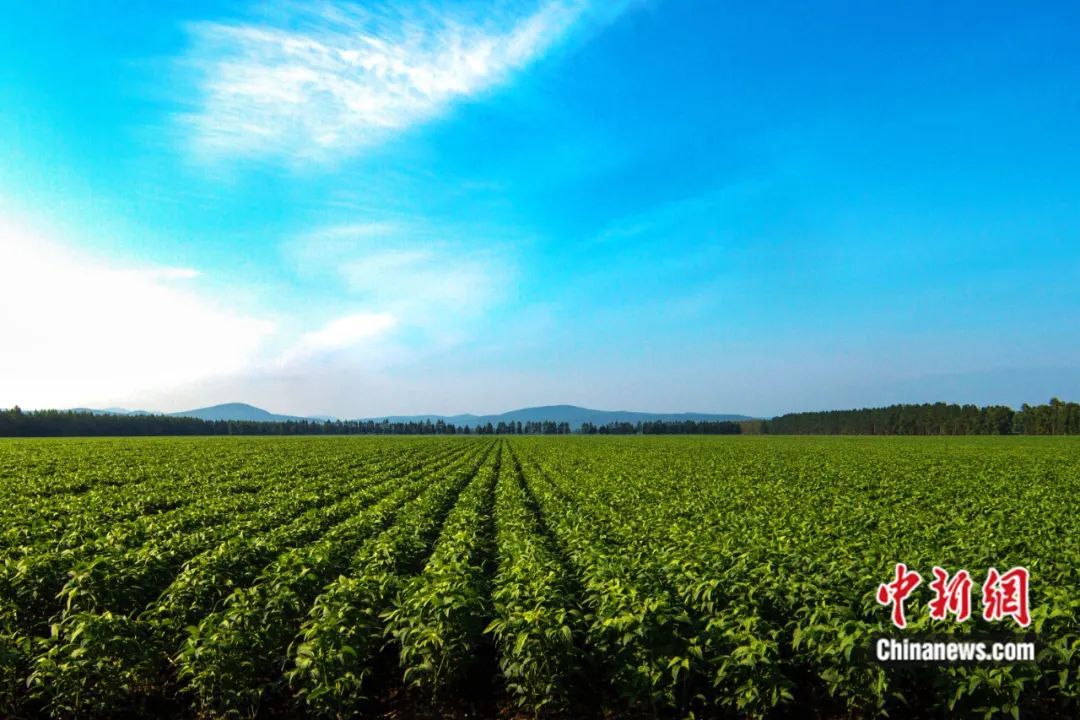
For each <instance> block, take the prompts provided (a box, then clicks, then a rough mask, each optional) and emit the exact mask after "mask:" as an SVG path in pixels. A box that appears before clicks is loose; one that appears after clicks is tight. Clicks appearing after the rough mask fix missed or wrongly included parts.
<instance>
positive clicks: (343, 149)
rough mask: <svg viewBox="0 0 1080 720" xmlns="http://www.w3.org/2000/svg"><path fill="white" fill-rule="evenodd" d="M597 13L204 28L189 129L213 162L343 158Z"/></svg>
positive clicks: (282, 21)
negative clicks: (244, 158)
mask: <svg viewBox="0 0 1080 720" xmlns="http://www.w3.org/2000/svg"><path fill="white" fill-rule="evenodd" d="M615 5H621V3H612V4H611V6H612V7H614V6H615ZM599 12H600V11H594V10H593V9H592V8H591V3H590V1H589V0H531V1H514V0H511V1H509V2H503V3H500V4H495V5H493V6H492V5H489V4H487V3H483V4H473V3H462V4H460V5H456V6H448V5H445V4H444V5H442V6H438V7H435V6H432V5H428V4H424V5H421V6H419V7H411V8H408V9H406V8H405V7H402V6H401V5H400V4H384V3H379V4H366V5H363V6H359V5H353V4H349V3H345V2H339V1H332V2H325V3H320V4H317V5H315V6H314V7H313V8H309V9H306V10H290V11H287V12H285V13H283V14H278V15H276V16H273V17H265V18H262V19H259V20H257V21H253V22H248V23H222V22H216V23H210V22H205V23H198V24H195V25H193V26H192V27H191V33H192V36H193V46H192V49H191V54H190V57H189V58H188V60H189V61H190V62H191V63H192V64H193V65H194V66H195V67H196V68H197V70H198V71H199V74H200V80H199V86H198V95H199V96H198V98H197V100H196V102H197V105H196V108H195V110H194V112H191V113H188V114H185V115H184V116H182V118H181V119H182V121H183V123H185V124H186V125H187V126H189V128H190V130H191V131H192V132H193V133H194V140H195V144H196V148H197V149H198V151H200V152H201V153H203V154H206V155H209V156H212V157H221V156H228V157H232V156H247V157H268V156H269V157H278V158H283V159H286V160H288V161H294V162H300V161H304V160H326V159H330V158H335V157H340V156H341V155H343V154H350V153H355V152H357V151H359V150H360V149H362V148H364V147H365V146H368V145H370V144H371V143H374V142H377V141H379V140H381V139H383V138H385V137H386V136H387V134H389V133H392V132H395V131H400V130H403V129H405V128H409V127H411V126H414V125H416V124H419V123H422V122H424V121H426V120H429V119H430V118H432V117H435V116H437V115H439V114H440V113H441V112H443V111H444V110H445V109H446V108H447V107H448V106H449V105H450V104H451V103H453V102H454V101H455V100H458V99H461V98H467V97H470V96H474V95H476V94H478V93H481V92H484V91H486V90H489V89H491V88H493V87H495V86H498V85H500V84H501V83H504V82H505V81H506V80H507V79H508V78H509V77H510V76H511V75H512V74H513V73H514V72H515V71H516V70H520V69H521V68H523V67H525V66H526V65H528V64H529V63H530V62H533V61H535V60H536V59H537V58H539V57H541V56H542V55H543V54H544V53H546V52H547V51H548V50H550V49H551V48H552V47H553V46H554V45H556V44H557V43H558V42H559V41H560V40H562V39H563V38H565V37H566V36H567V34H568V33H569V32H570V31H571V29H572V28H574V27H575V26H576V25H578V24H579V23H581V22H582V21H583V19H584V18H587V17H595V16H596V15H597V14H599ZM603 12H604V15H605V16H607V15H610V14H611V12H612V11H611V8H610V7H608V8H605V9H604V11H603Z"/></svg>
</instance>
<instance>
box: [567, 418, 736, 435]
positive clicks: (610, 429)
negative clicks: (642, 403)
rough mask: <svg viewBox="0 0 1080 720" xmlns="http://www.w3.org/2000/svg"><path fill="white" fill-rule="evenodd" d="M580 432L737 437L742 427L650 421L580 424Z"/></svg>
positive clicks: (720, 422)
mask: <svg viewBox="0 0 1080 720" xmlns="http://www.w3.org/2000/svg"><path fill="white" fill-rule="evenodd" d="M580 432H581V434H583V435H738V434H739V433H741V432H742V427H741V426H740V425H739V423H737V422H731V421H728V420H704V421H698V420H682V421H680V420H670V421H669V420H650V421H647V422H640V421H639V422H635V423H631V422H610V423H608V424H606V425H594V424H593V423H582V425H581V430H580Z"/></svg>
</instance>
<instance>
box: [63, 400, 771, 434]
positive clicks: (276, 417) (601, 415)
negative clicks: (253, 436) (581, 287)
mask: <svg viewBox="0 0 1080 720" xmlns="http://www.w3.org/2000/svg"><path fill="white" fill-rule="evenodd" d="M74 410H75V411H78V412H91V413H95V414H112V415H135V414H152V413H147V412H146V411H144V410H124V409H123V408H108V409H104V410H95V409H91V408H75V409H74ZM165 414H166V415H169V416H172V417H192V418H198V419H200V420H237V421H247V422H290V421H291V422H303V421H308V422H323V421H326V420H333V419H334V418H332V417H329V416H325V415H320V416H307V417H304V416H300V415H281V414H277V413H272V412H270V411H268V410H264V409H262V408H259V407H256V406H254V405H249V404H247V403H223V404H220V405H210V406H208V407H203V408H195V409H193V410H182V411H180V412H174V413H165ZM356 419H358V420H374V421H381V420H389V421H390V422H424V421H427V420H430V421H431V422H438V421H439V420H442V421H443V422H445V423H451V424H454V425H459V426H461V425H468V426H470V427H476V426H477V425H486V424H487V423H491V424H492V425H498V424H499V423H500V422H521V423H526V422H544V421H550V422H566V423H569V424H570V426H571V427H572V428H574V429H577V428H580V427H581V425H582V424H583V423H592V424H594V425H606V424H608V423H612V422H629V423H636V422H656V421H664V422H689V421H696V422H705V421H723V420H729V421H739V420H752V419H753V418H752V417H751V416H749V415H738V414H733V413H697V412H684V413H653V412H641V411H631V410H595V409H592V408H584V407H580V406H578V405H565V404H564V405H540V406H534V407H526V408H518V409H515V410H508V411H506V412H503V413H496V414H489V415H474V414H472V413H462V414H458V415H436V414H428V415H376V416H369V417H362V418H356Z"/></svg>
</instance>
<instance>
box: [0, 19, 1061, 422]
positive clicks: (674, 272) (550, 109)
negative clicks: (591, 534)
mask: <svg viewBox="0 0 1080 720" xmlns="http://www.w3.org/2000/svg"><path fill="white" fill-rule="evenodd" d="M0 12H2V20H0V407H6V406H10V405H13V404H19V405H22V406H23V407H31V408H33V407H73V406H95V407H107V406H122V407H129V408H130V407H137V408H141V409H151V410H162V411H175V410H181V409H185V408H191V407H197V406H201V405H208V404H214V403H219V402H229V401H242V402H249V403H252V404H255V405H259V406H262V407H266V408H268V409H270V410H273V411H276V412H287V413H297V414H331V415H337V416H342V417H360V416H375V415H382V414H409V413H428V412H436V413H458V412H476V413H485V412H497V411H503V410H507V409H510V408H514V407H521V406H526V405H539V404H554V403H573V404H578V405H585V406H590V407H599V408H608V409H632V410H652V411H713V412H737V413H746V414H753V415H771V414H777V413H782V412H787V411H795V410H810V409H822V408H833V407H850V406H861V405H874V404H885V403H891V402H921V401H932V400H938V399H941V400H948V401H959V402H977V403H998V402H1003V403H1009V404H1013V405H1018V404H1019V403H1022V402H1031V403H1036V402H1044V401H1046V400H1047V399H1048V398H1049V396H1050V395H1051V394H1057V395H1060V396H1062V397H1065V398H1071V399H1073V400H1076V399H1080V332H1078V331H1080V92H1078V91H1077V90H1078V88H1080V46H1078V44H1077V42H1076V38H1077V37H1080V5H1078V4H1077V3H1075V2H1046V3H1038V4H1035V5H1032V4H1018V3H1007V2H978V3H976V2H956V3H947V4H941V3H931V2H910V3H854V2H820V3H792V2H769V1H765V2H761V1H760V0H756V1H754V2H742V1H736V2H724V3H714V2H691V1H689V0H625V1H623V0H606V1H603V2H600V1H599V0H595V1H589V0H529V1H526V0H520V1H518V0H511V1H508V2H496V3H484V4H480V3H474V2H465V1H463V0H434V1H433V2H422V3H420V2H417V3H403V2H401V3H399V2H365V3H348V2H342V1H340V0H322V1H320V2H312V3H301V2H266V3H264V2H254V3H252V2H235V3H234V2H213V1H210V0H199V1H197V2H155V3H149V2H131V1H120V2H114V3H104V4H103V3H92V2H85V1H78V2H76V1H69V2H56V3H36V2H30V1H29V0H25V1H24V0H14V1H13V2H7V3H4V5H3V7H2V8H0Z"/></svg>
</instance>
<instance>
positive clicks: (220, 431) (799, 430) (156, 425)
mask: <svg viewBox="0 0 1080 720" xmlns="http://www.w3.org/2000/svg"><path fill="white" fill-rule="evenodd" d="M571 432H577V433H581V434H584V435H737V434H740V433H746V434H757V433H763V434H769V435H1077V434H1080V403H1073V402H1062V401H1061V400H1058V399H1057V398H1054V399H1052V400H1051V401H1050V402H1049V403H1047V404H1046V405H1036V406H1031V405H1026V404H1025V405H1023V406H1022V407H1021V408H1020V410H1013V409H1012V408H1010V407H1006V406H1003V405H988V406H986V407H979V406H977V405H956V404H947V403H943V402H939V403H933V404H923V405H890V406H888V407H882V408H863V409H861V410H826V411H822V412H805V413H791V414H788V415H781V416H780V417H776V418H772V419H771V420H749V421H743V422H738V423H736V422H727V421H705V422H695V421H686V422H663V421H655V422H638V423H626V422H621V423H609V424H607V425H593V424H591V423H585V424H584V425H582V426H581V428H580V429H579V430H576V431H575V430H573V429H572V428H571V427H570V425H569V423H566V422H552V421H544V422H526V423H521V422H500V423H498V424H495V425H493V424H491V423H487V424H486V425H478V426H475V427H471V426H466V425H453V424H451V423H447V422H445V421H443V420H437V421H435V422H432V421H431V420H424V421H412V422H391V421H389V420H327V421H324V422H319V421H287V422H276V421H271V422H265V421H244V420H200V419H198V418H187V417H175V416H171V415H108V414H95V413H89V412H75V411H69V410H35V411H30V412H27V411H23V410H20V409H19V408H18V407H15V408H12V409H10V410H0V437H101V436H143V435H473V434H479V435H568V434H570V433H571Z"/></svg>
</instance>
